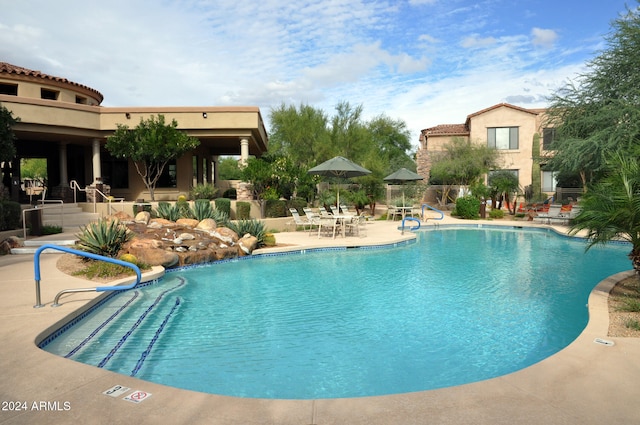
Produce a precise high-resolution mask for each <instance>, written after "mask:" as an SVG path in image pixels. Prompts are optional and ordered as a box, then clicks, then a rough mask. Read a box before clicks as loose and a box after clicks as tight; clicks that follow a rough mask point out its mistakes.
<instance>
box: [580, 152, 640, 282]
mask: <svg viewBox="0 0 640 425" xmlns="http://www.w3.org/2000/svg"><path fill="white" fill-rule="evenodd" d="M609 165H610V167H609V173H608V174H607V176H606V177H605V178H604V179H603V180H601V181H599V182H598V183H596V184H595V185H594V186H593V187H592V188H590V190H589V191H588V192H587V193H586V194H585V195H584V197H583V198H582V200H581V202H580V205H581V206H582V212H581V213H580V214H578V216H577V217H576V218H575V220H574V223H573V225H572V226H571V230H570V234H572V235H575V234H576V233H578V232H579V231H581V230H586V231H587V238H588V242H589V243H588V245H587V250H588V249H589V248H591V247H592V246H594V245H596V244H604V243H606V242H608V241H611V240H613V239H622V240H625V241H628V242H630V243H631V246H632V248H631V252H630V253H629V259H630V260H631V263H632V265H633V268H634V270H635V271H636V273H637V274H639V275H640V162H639V161H638V159H636V158H630V157H627V158H625V157H623V156H622V155H617V156H615V157H614V159H613V160H612V161H610V162H609Z"/></svg>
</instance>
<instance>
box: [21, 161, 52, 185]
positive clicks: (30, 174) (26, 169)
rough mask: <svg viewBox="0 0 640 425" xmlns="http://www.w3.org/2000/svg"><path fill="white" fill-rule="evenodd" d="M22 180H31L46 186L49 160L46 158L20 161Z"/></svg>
mask: <svg viewBox="0 0 640 425" xmlns="http://www.w3.org/2000/svg"><path fill="white" fill-rule="evenodd" d="M20 178H21V179H25V178H26V179H31V180H36V181H39V182H40V183H42V185H43V186H46V182H47V159H46V158H23V159H21V160H20Z"/></svg>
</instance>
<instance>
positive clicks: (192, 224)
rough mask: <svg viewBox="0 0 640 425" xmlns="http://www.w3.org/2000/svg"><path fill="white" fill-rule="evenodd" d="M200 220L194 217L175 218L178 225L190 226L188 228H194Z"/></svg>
mask: <svg viewBox="0 0 640 425" xmlns="http://www.w3.org/2000/svg"><path fill="white" fill-rule="evenodd" d="M199 223H200V222H199V221H198V220H196V219H194V218H179V219H178V220H176V224H177V225H178V226H185V227H190V228H192V229H193V228H194V227H196V226H197V225H198V224H199Z"/></svg>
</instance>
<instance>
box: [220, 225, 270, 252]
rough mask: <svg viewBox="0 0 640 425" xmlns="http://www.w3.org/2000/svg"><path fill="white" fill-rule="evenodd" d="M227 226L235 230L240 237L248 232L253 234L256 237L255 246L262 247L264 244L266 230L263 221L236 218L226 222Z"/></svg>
mask: <svg viewBox="0 0 640 425" xmlns="http://www.w3.org/2000/svg"><path fill="white" fill-rule="evenodd" d="M227 227H228V228H229V229H231V230H233V231H234V232H236V233H237V234H238V236H240V237H242V236H244V235H246V234H247V233H249V234H250V235H251V236H255V237H256V239H258V245H257V248H260V247H263V246H264V245H265V243H264V239H265V236H266V233H267V232H266V231H265V229H264V222H262V221H259V220H238V221H235V222H230V223H228V224H227Z"/></svg>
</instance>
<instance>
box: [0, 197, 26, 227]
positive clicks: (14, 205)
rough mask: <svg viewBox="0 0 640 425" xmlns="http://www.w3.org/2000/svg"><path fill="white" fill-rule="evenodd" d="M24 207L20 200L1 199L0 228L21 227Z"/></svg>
mask: <svg viewBox="0 0 640 425" xmlns="http://www.w3.org/2000/svg"><path fill="white" fill-rule="evenodd" d="M21 220H22V208H21V207H20V204H19V203H18V202H13V201H0V230H13V229H19V228H20V221H21Z"/></svg>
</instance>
